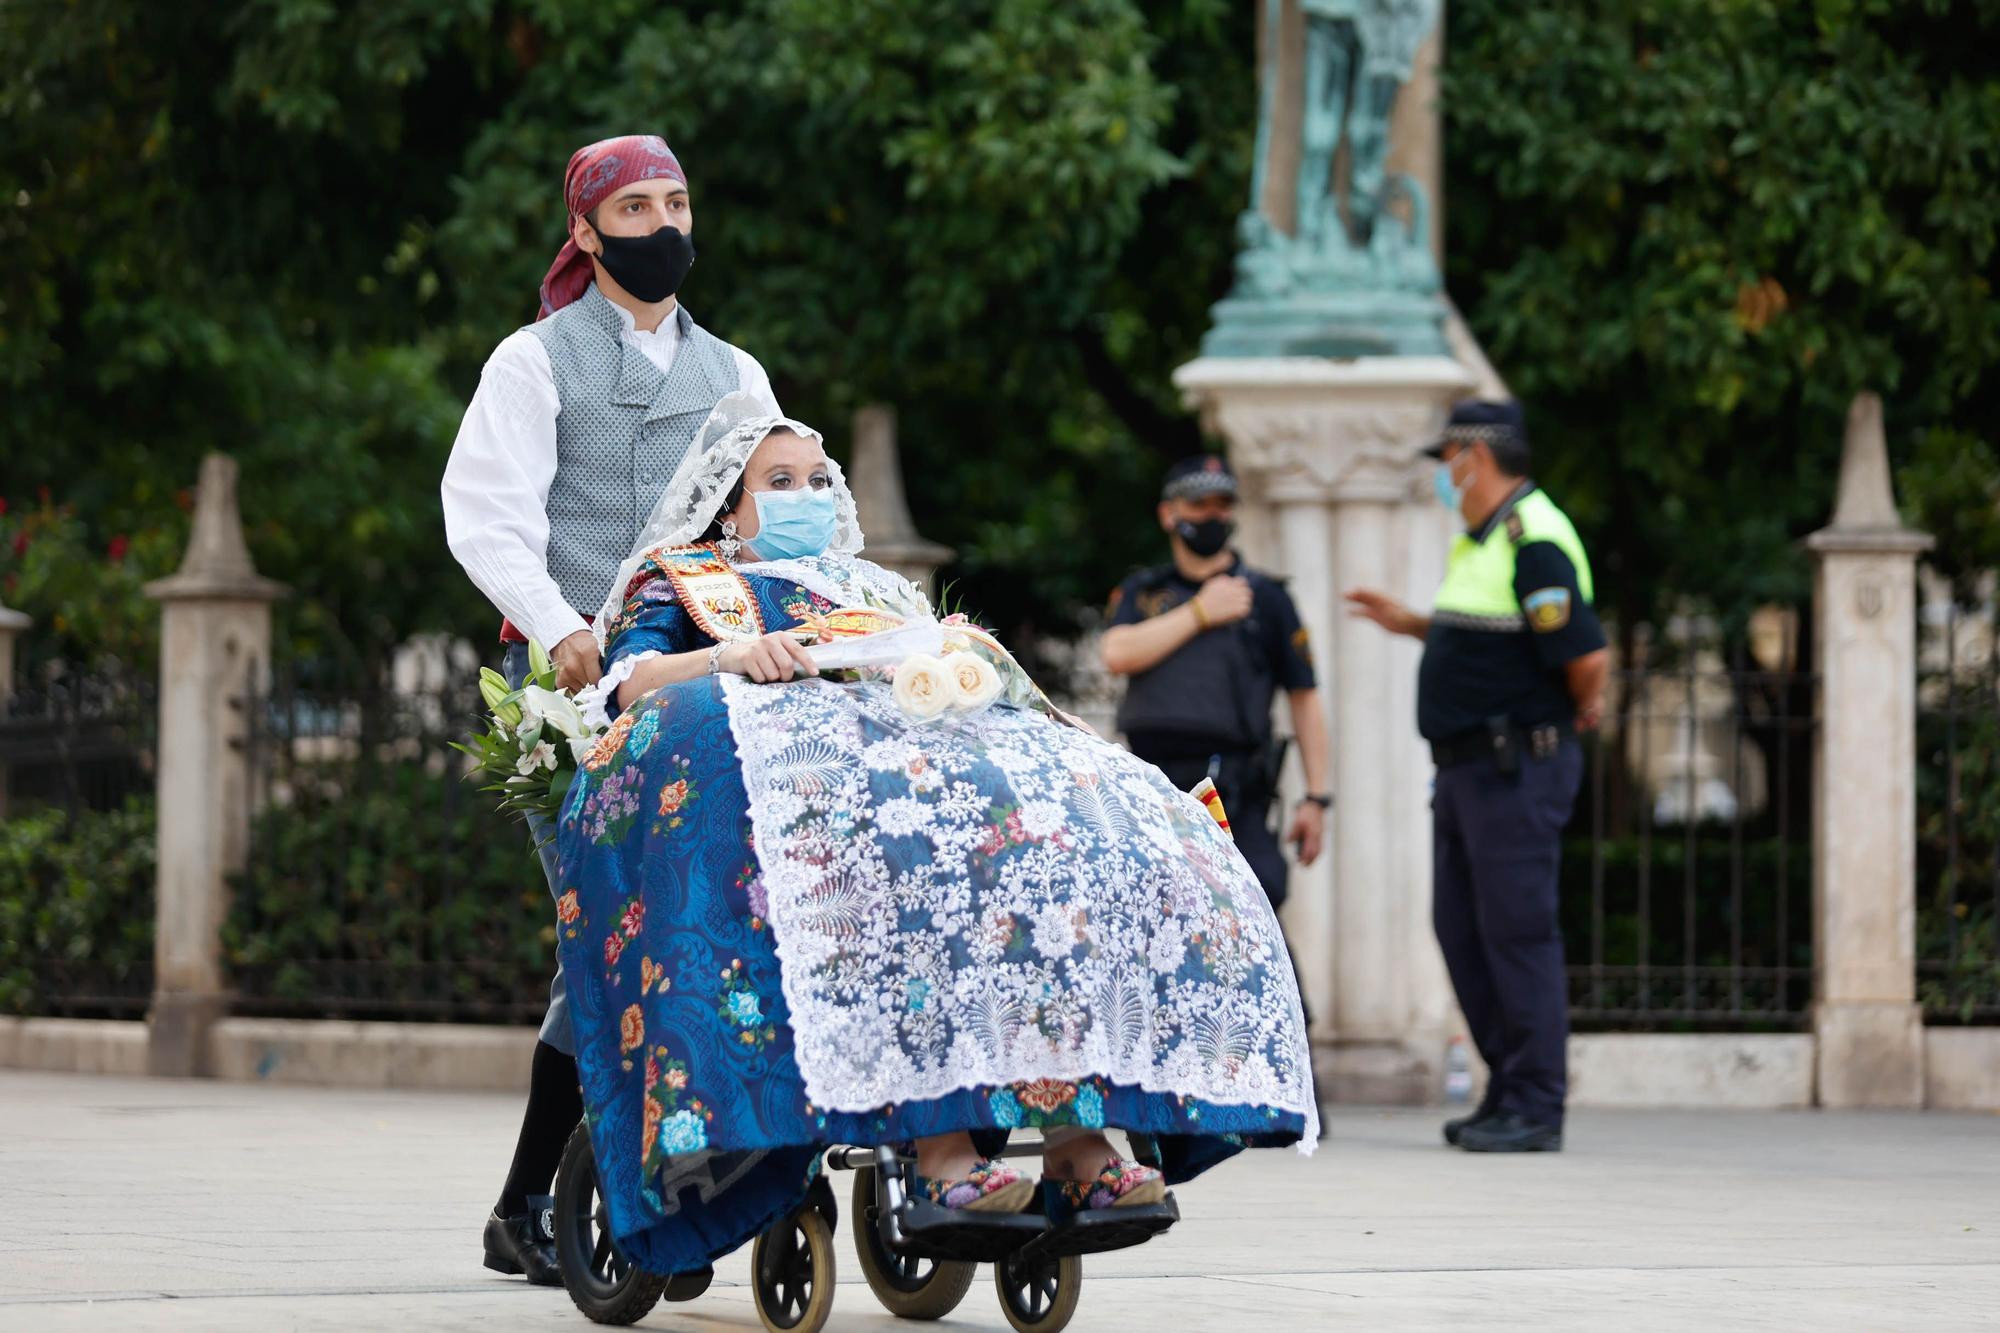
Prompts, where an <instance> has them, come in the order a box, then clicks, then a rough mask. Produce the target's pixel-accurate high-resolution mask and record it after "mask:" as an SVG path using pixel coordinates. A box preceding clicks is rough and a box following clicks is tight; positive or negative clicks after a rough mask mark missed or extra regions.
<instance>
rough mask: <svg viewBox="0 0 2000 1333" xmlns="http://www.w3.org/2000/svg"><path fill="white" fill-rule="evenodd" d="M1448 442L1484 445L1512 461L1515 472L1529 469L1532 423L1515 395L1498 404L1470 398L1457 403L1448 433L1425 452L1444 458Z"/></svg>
mask: <svg viewBox="0 0 2000 1333" xmlns="http://www.w3.org/2000/svg"><path fill="white" fill-rule="evenodd" d="M1448 444H1484V445H1485V446H1486V447H1487V448H1489V449H1491V450H1492V451H1493V456H1494V458H1495V459H1497V460H1498V461H1499V462H1501V463H1502V464H1511V465H1512V470H1513V471H1515V472H1519V473H1525V472H1526V471H1527V470H1528V425H1527V422H1526V421H1525V420H1524V419H1523V418H1522V416H1521V405H1520V404H1519V403H1517V402H1515V401H1514V400H1513V399H1511V398H1509V399H1507V400H1506V401H1505V402H1498V403H1496V402H1490V401H1488V400H1485V399H1480V398H1468V399H1466V400H1465V401H1464V402H1462V403H1457V404H1455V405H1454V406H1453V407H1452V409H1451V418H1450V420H1448V421H1447V422H1445V427H1444V434H1443V435H1442V436H1440V437H1439V438H1438V441H1437V443H1435V444H1433V445H1431V447H1430V448H1428V449H1426V450H1424V453H1425V454H1426V455H1428V456H1429V457H1431V458H1443V457H1444V447H1445V446H1446V445H1448Z"/></svg>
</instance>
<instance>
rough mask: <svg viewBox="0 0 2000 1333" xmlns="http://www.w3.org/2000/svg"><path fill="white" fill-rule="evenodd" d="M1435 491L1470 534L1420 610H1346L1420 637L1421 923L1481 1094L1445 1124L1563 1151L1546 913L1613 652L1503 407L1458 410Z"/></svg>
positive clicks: (1500, 1146)
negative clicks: (1481, 1071)
mask: <svg viewBox="0 0 2000 1333" xmlns="http://www.w3.org/2000/svg"><path fill="white" fill-rule="evenodd" d="M1427 452H1429V453H1430V455H1431V456H1432V457H1433V458H1436V459H1438V460H1439V461H1440V463H1441V464H1442V466H1441V467H1440V469H1439V472H1438V491H1439V497H1440V498H1441V499H1442V500H1444V501H1445V502H1446V503H1448V504H1452V505H1454V506H1455V507H1456V508H1457V509H1458V511H1459V513H1460V515H1461V516H1462V517H1463V518H1464V520H1465V524H1466V529H1467V530H1466V532H1465V533H1464V534H1462V535H1461V536H1459V537H1458V538H1457V540H1456V541H1454V542H1453V544H1452V550H1451V557H1450V560H1449V562H1448V564H1447V565H1446V570H1445V578H1444V583H1443V584H1442V585H1441V586H1440V587H1439V588H1438V593H1437V599H1436V602H1435V605H1434V607H1433V609H1432V611H1431V613H1430V614H1429V615H1428V616H1426V615H1422V614H1420V613H1418V612H1415V611H1412V610H1410V609H1409V608H1408V607H1406V606H1403V605H1402V604H1401V603H1399V602H1396V601H1394V600H1393V599H1391V598H1389V597H1385V596H1383V595H1382V594H1381V593H1378V592H1372V591H1356V592H1350V593H1349V594H1348V600H1349V601H1350V602H1351V603H1353V606H1354V610H1355V613H1356V614H1358V615H1360V616H1363V617H1365V618H1367V619H1369V620H1373V621H1374V622H1375V623H1377V624H1379V625H1381V626H1383V627H1384V628H1386V629H1389V630H1391V631H1393V632H1395V633H1399V634H1408V635H1410V636H1411V637H1413V638H1418V639H1422V640H1423V641H1424V657H1423V664H1422V666H1421V667H1420V668H1419V671H1418V676H1417V729H1418V730H1419V731H1420V732H1422V733H1423V736H1424V738H1425V739H1426V740H1428V741H1429V742H1430V743H1431V755H1432V757H1433V759H1434V760H1435V761H1436V763H1437V787H1436V790H1435V795H1434V799H1433V801H1432V805H1431V809H1432V816H1431V821H1432V857H1433V867H1432V870H1433V875H1434V877H1435V878H1434V882H1435V890H1434V893H1433V898H1432V921H1433V924H1434V926H1435V927H1436V930H1437V937H1438V944H1439V946H1440V948H1441V949H1442V950H1443V953H1444V958H1445V966H1446V968H1447V969H1448V970H1449V971H1450V973H1451V984H1452V989H1453V990H1454V991H1456V992H1457V993H1458V1004H1459V1008H1460V1009H1462V1010H1463V1011H1464V1012H1465V1021H1466V1026H1467V1027H1468V1028H1470V1029H1471V1032H1472V1040H1473V1044H1474V1045H1475V1046H1477V1047H1478V1048H1479V1054H1480V1058H1481V1059H1483V1060H1484V1061H1485V1062H1486V1068H1487V1070H1488V1074H1489V1077H1488V1081H1487V1085H1486V1096H1485V1098H1484V1100H1483V1101H1482V1102H1481V1103H1480V1106H1479V1109H1478V1110H1477V1111H1476V1112H1475V1113H1474V1114H1473V1115H1471V1116H1468V1117H1464V1118H1462V1119H1459V1120H1454V1121H1452V1122H1450V1123H1449V1124H1447V1125H1446V1126H1445V1131H1444V1136H1445V1141H1446V1142H1447V1143H1451V1144H1454V1145H1456V1146H1457V1147H1461V1148H1465V1149H1467V1150H1469V1151H1473V1152H1554V1151H1559V1150H1560V1149H1561V1148H1562V1124H1563V1100H1564V1096H1565V1094H1566V1092H1567V1086H1568V1084H1567V1080H1568V1072H1567V1061H1566V1052H1565V1046H1566V1043H1567V1041H1568V1038H1569V987H1568V983H1567V978H1566V975H1565V972H1564V969H1563V947H1562V933H1561V929H1560V926H1559V925H1558V921H1557V872H1558V870H1559V869H1560V866H1561V860H1562V831H1563V826H1564V825H1565V824H1567V823H1568V822H1569V815H1570V808H1571V806H1572V805H1573V804H1574V802H1575V800H1576V790H1577V784H1578V782H1579V780H1580V779H1581V777H1582V774H1583V755H1582V751H1581V749H1580V747H1579V746H1578V744H1577V739H1576V733H1577V731H1578V730H1579V729H1588V728H1590V727H1594V726H1595V725H1596V724H1597V712H1598V706H1599V699H1600V697H1601V695H1602V693H1603V690H1604V678H1605V674H1606V669H1607V664H1608V656H1607V653H1606V650H1605V640H1604V631H1603V629H1602V628H1601V627H1600V626H1599V624H1598V621H1597V615H1596V613H1595V611H1594V610H1593V609H1592V600H1593V590H1592V586H1591V575H1590V561H1589V559H1588V558H1587V557H1586V556H1585V555H1584V551H1583V545H1582V543H1581V542H1579V541H1578V540H1577V536H1576V529H1575V528H1574V527H1572V526H1571V524H1570V521H1569V519H1568V518H1567V517H1566V516H1564V514H1563V512H1562V511H1561V510H1560V509H1557V508H1556V506H1555V504H1554V502H1553V501H1551V500H1550V499H1549V498H1548V496H1547V495H1545V494H1544V493H1543V492H1542V491H1541V490H1540V488H1538V487H1537V486H1536V485H1535V483H1534V482H1533V481H1532V480H1531V479H1530V478H1529V476H1528V438H1527V432H1526V430H1525V429H1524V427H1523V425H1522V421H1521V411H1520V408H1519V406H1518V405H1516V404H1514V403H1511V402H1509V403H1489V402H1471V403H1461V404H1459V405H1458V406H1457V407H1456V408H1454V409H1453V411H1452V414H1451V420H1450V423H1449V424H1448V425H1447V426H1446V428H1445V433H1444V438H1443V439H1442V440H1441V441H1439V442H1438V443H1437V444H1436V445H1434V446H1433V447H1432V448H1431V449H1430V450H1428V451H1427Z"/></svg>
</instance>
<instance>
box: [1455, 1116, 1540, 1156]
mask: <svg viewBox="0 0 2000 1333" xmlns="http://www.w3.org/2000/svg"><path fill="white" fill-rule="evenodd" d="M1458 1146H1459V1147H1461V1148H1463V1149H1465V1150H1466V1151H1467V1152H1561V1151H1562V1146H1563V1131H1562V1126H1561V1125H1538V1124H1536V1123H1535V1122H1534V1121H1532V1120H1529V1119H1528V1118H1527V1117H1525V1116H1521V1115H1517V1114H1515V1113H1514V1112H1512V1111H1507V1112H1503V1113H1502V1114H1500V1115H1496V1116H1493V1117H1491V1118H1490V1119H1487V1120H1482V1121H1480V1122H1479V1123H1477V1124H1473V1125H1467V1126H1466V1127H1465V1128H1464V1129H1462V1130H1460V1131H1459V1134H1458Z"/></svg>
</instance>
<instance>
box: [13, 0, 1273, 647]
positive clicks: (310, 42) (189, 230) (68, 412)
mask: <svg viewBox="0 0 2000 1333" xmlns="http://www.w3.org/2000/svg"><path fill="white" fill-rule="evenodd" d="M1251 22H1252V14H1251V11H1250V9H1249V7H1247V6H1241V5H1234V6H1232V5H1226V4H1223V3H1222V2H1221V0H1172V2H1169V0H1150V2H1149V3H1140V0H1061V2H1060V3H1058V0H984V2H983V3H976V4H973V5H969V6H960V7H958V8H957V9H956V10H954V11H953V13H952V16H951V17H950V18H949V20H948V21H940V16H939V12H938V10H937V9H936V7H935V6H932V5H926V4H919V3H916V0H748V2H747V3H736V2H734V0H732V3H727V4H725V3H720V2H717V3H697V4H684V5H678V6H674V7H671V8H668V7H663V6H658V5H652V4H645V3H641V2H640V0H588V2H587V3H586V2H585V0H518V2H514V3H508V2H506V0H377V2H376V3H371V4H368V5H334V4H328V3H325V2H324V0H231V2H230V3H224V4H219V5H210V6H198V7H196V8H195V9H192V10H190V9H187V8H185V7H181V8H176V7H174V6H160V5H155V4H149V3H144V0H74V2H73V3H68V4H64V5H60V6H48V5H7V6H0V47H4V48H5V49H6V50H7V51H8V52H9V56H10V58H9V60H8V62H7V63H6V66H5V68H4V69H0V244H5V245H6V246H7V248H8V252H9V255H10V261H11V262H10V263H9V264H8V266H7V267H6V269H5V271H4V272H0V385H4V388H5V391H4V392H3V393H0V447H5V448H6V450H7V453H8V460H9V464H8V468H7V475H6V477H5V479H4V481H0V490H4V491H5V492H6V493H8V494H11V495H14V496H15V497H16V498H18V497H19V496H20V495H21V494H22V493H23V492H31V491H32V489H33V488H34V487H35V486H37V485H48V486H50V487H52V488H53V489H54V491H55V492H56V495H57V498H58V500H60V501H62V502H65V503H72V504H74V506H75V509H76V513H77V514H78V516H79V517H80V519H81V520H82V521H83V522H84V523H85V524H86V526H87V529H88V531H89V533H90V534H91V537H92V539H93V540H97V541H104V540H108V538H109V536H110V535H111V534H112V533H114V532H119V531H129V532H132V533H134V534H135V537H136V534H137V533H138V532H140V531H142V530H145V529H147V528H149V527H152V526H154V525H159V524H162V523H163V522H169V521H171V520H172V519H173V518H174V516H175V514H174V511H173V509H172V508H171V504H172V497H173V495H174V494H175V492H176V490H177V489H178V488H180V487H183V486H185V485H186V484H187V483H188V482H189V481H190V480H191V479H192V478H193V476H194V475H195V471H196V467H197V463H198V460H199V457H200V455H201V454H202V453H203V452H205V451H206V450H208V449H211V448H217V447H220V448H224V449H226V450H228V451H230V452H231V453H233V454H235V455H236V456H237V457H238V459H239V460H240V461H241V463H242V464H243V476H242V493H243V497H244V502H245V510H246V516H247V518H248V520H249V524H250V539H251V544H252V548H253V551H254V553H255V555H256V557H257V559H258V562H259V564H260V567H261V568H262V569H263V571H264V572H265V573H267V574H269V575H271V576H272V577H275V578H279V579H282V580H285V581H287V582H289V583H291V584H293V585H294V587H295V588H297V589H298V590H299V592H300V594H301V595H302V596H303V597H304V598H305V599H306V600H307V601H308V602H309V603H311V604H312V605H313V606H314V608H316V609H315V611H314V612H313V614H311V615H309V616H306V617H304V618H303V620H304V623H307V624H308V625H309V627H310V629H311V632H312V633H313V634H315V635H317V636H319V637H320V638H321V639H323V640H325V641H326V643H327V645H328V646H329V650H330V651H337V652H340V653H343V654H345V655H350V656H357V657H360V658H362V659H367V658H370V657H372V656H374V655H377V654H379V652H380V651H381V647H382V645H384V644H385V643H387V642H390V641H393V640H394V639H395V638H397V637H399V636H401V635H403V634H406V633H408V632H409V631H411V630H413V629H418V628H425V629H430V628H446V629H454V630H459V631H462V632H466V633H474V634H479V635H482V636H483V635H485V634H487V633H490V623H489V617H490V612H489V611H487V610H486V609H485V608H484V606H483V605H482V602H481V599H480V598H479V597H478V595H477V594H476V593H475V592H473V591H472V590H471V588H470V587H469V585H468V584H467V583H466V582H465V580H464V578H463V576H462V575H461V574H460V573H459V572H458V570H457V569H456V566H455V565H454V564H453V562H452V561H451V559H450V557H449V554H448V553H447V552H446V550H445V547H444V542H443V534H442V528H441V523H440V521H439V518H438V510H437V505H436V502H435V495H436V483H437V479H438V476H439V474H440V472H441V470H442V467H443V462H444V458H445V455H446V452H447V451H448V449H449V447H450V442H451V438H452V435H453V432H454V429H455V426H456V422H457V418H458V415H459V412H460V410H461V409H462V406H463V403H464V401H465V397H466V395H467V394H468V393H469V391H470V389H471V387H472V385H473V384H474V382H475V379H476V371H477V368H478V366H479V364H480V362H481V361H482V360H483V358H484V357H485V355H486V354H487V353H488V352H489V351H490V350H491V348H492V346H493V345H494V344H495V343H496V342H497V341H498V340H499V339H500V338H501V337H502V336H504V335H505V334H506V333H507V332H509V331H510V330H511V329H513V328H514V327H516V326H517V325H519V324H520V323H522V322H523V321H525V320H528V319H530V318H532V316H533V313H534V292H535V287H536V283H537V282H538V280H539V279H540V277H541V274H542V271H543V270H544V268H545V267H546V266H547V264H548V262H549V259H550V257H551V256H552V255H553V253H554V251H555V249H556V247H557V245H558V244H559V243H560V241H561V239H562V223H563V219H562V213H561V205H560V200H559V182H560V179H561V172H562V168H563V164H564V162H565V161H566V159H567V157H568V155H569V153H570V152H571V150H573V149H574V148H575V147H577V146H578V145H579V144H581V143H584V142H587V141H589V140H591V139H594V138H597V137H601V136H603V135H605V134H610V133H622V132H629V131H632V130H637V129H657V130H659V131H661V132H663V133H665V134H666V136H667V138H668V140H669V142H671V143H673V144H674V145H675V147H676V149H677V151H678V152H679V153H680V155H681V156H682V159H683V161H684V163H685V164H686V166H687V168H688V170H689V173H690V176H691V183H692V185H693V190H694V202H695V212H696V224H697V225H696V239H697V243H698V245H699V246H700V250H701V262H700V264H699V265H698V266H697V269H696V272H695V275H694V277H693V278H692V279H691V280H690V282H689V285H688V289H687V293H686V294H687V298H688V302H689V305H690V308H691V309H693V310H694V311H695V313H696V314H697V316H698V317H699V318H700V319H701V320H702V321H703V322H704V324H706V325H708V326H709V327H711V328H713V329H714V330H715V331H716V332H718V333H719V334H721V335H723V336H725V337H727V338H729V339H730V340H731V341H734V342H736V343H738V344H739V345H741V346H744V347H746V348H748V349H749V350H751V351H752V352H754V353H755V354H756V355H757V356H758V357H759V358H760V359H761V360H762V361H763V362H764V363H765V365H766V366H767V367H768V368H769V370H770V371H771V373H772V375H773V378H774V381H775V383H776V385H777V387H778V391H779V394H780V398H781V401H783V402H784V403H785V405H786V407H787V409H788V410H790V411H792V412H793V413H794V414H795V415H799V416H801V417H803V418H805V419H807V420H810V421H814V422H816V423H818V424H821V425H823V426H825V427H827V428H828V429H829V430H830V433H831V434H832V436H833V438H834V439H835V441H836V442H839V441H840V439H841V437H842V436H843V435H844V433H845V432H844V424H845V417H846V414H847V413H848V412H850V411H851V410H852V409H853V408H854V407H855V406H857V405H859V404H862V403H865V402H872V401H888V402H892V403H894V404H895V405H896V406H897V407H898V409H899V411H900V413H901V420H902V423H903V438H904V441H905V449H904V457H905V465H906V469H907V471H908V473H909V490H910V493H911V496H912V499H913V503H914V504H915V507H916V509H917V514H918V522H919V525H920V527H922V528H923V529H925V530H926V532H927V533H928V534H930V535H933V536H935V537H937V538H939V539H941V540H945V541H948V542H949V543H951V544H952V545H954V546H956V547H957V548H958V549H959V551H960V555H961V561H962V567H961V573H962V576H963V577H964V578H965V579H966V581H967V582H968V583H969V584H973V585H976V586H977V588H978V591H979V594H980V601H981V604H982V605H984V606H986V607H987V608H988V609H989V611H990V612H991V613H992V614H993V615H994V616H995V619H996V623H998V624H999V625H1001V626H1002V627H1003V628H1004V629H1008V630H1013V629H1016V628H1018V627H1019V626H1020V625H1021V624H1022V622H1023V621H1024V620H1025V619H1027V617H1028V616H1029V615H1030V614H1036V615H1039V616H1040V617H1042V618H1044V619H1046V617H1048V616H1049V615H1050V614H1051V613H1052V611H1053V612H1054V613H1055V614H1057V615H1058V616H1060V614H1061V611H1062V608H1064V607H1065V606H1068V605H1074V604H1087V603H1095V602H1096V601H1097V600H1098V599H1099V598H1100V597H1101V596H1102V594H1103V592H1104V589H1105V588H1106V587H1107V586H1108V585H1109V584H1110V582H1112V581H1113V580H1114V579H1115V577H1116V576H1117V574H1119V573H1120V572H1122V571H1123V569H1124V568H1125V567H1127V566H1128V565H1130V564H1131V563H1134V562H1135V561H1137V560H1140V559H1145V558H1153V557H1155V556H1156V548H1157V534H1156V533H1154V532H1153V531H1152V530H1151V527H1150V524H1149V523H1148V521H1147V519H1148V515H1147V512H1146V511H1147V508H1148V506H1147V505H1146V504H1144V503H1143V500H1144V499H1145V498H1146V497H1147V496H1148V495H1149V493H1150V490H1151V487H1152V484H1153V482H1154V479H1155V477H1156V476H1157V473H1158V471H1159V468H1160V466H1161V465H1162V464H1163V463H1164V462H1165V461H1166V460H1167V459H1168V458H1170V457H1172V456H1174V455H1176V454H1178V453H1181V452H1186V451H1189V450H1191V449H1192V448H1194V447H1195V445H1196V442H1197V437H1196V434H1195V431H1194V428H1193V424H1192V422H1191V421H1190V419H1188V418H1187V417H1186V416H1185V415H1183V414H1181V413H1180V412H1179V411H1178V409H1177V408H1176V406H1175V405H1174V403H1173V399H1172V395H1171V390H1170V389H1169V387H1168V385H1167V382H1166V372H1167V371H1168V370H1169V369H1170V368H1171V367H1172V366H1173V365H1174V364H1176V363H1177V362H1178V361H1180V360H1182V359H1185V358H1186V357H1187V356H1189V355H1191V354H1192V353H1193V350H1194V346H1195V342H1196V340H1197V339H1198V337H1199V336H1200V333H1201V331H1202V329H1203V327H1204V326H1205V314H1204V312H1205V309H1206V306H1207V304H1208V303H1209V302H1210V301H1212V300H1213V299H1214V298H1215V297H1216V296H1217V295H1219V294H1220V291H1221V289H1222V286H1223V284H1224V282H1225V281H1226V277H1227V270H1228V263H1229V248H1230V247H1229V242H1228V226H1227V219H1228V218H1229V217H1230V216H1232V215H1233V213H1234V212H1235V211H1236V209H1237V208H1238V207H1240V203H1241V199H1242V197H1243V191H1244V188H1245V177H1246V175H1247V171H1248V152H1247V148H1248V143H1249V135H1250V132H1251V127H1252V125H1253V123H1254V112H1253V110H1252V106H1253V98H1254V89H1253V80H1252V78H1251V75H1250V57H1251V38H1250V31H1251ZM30 444H32V447H30ZM1134 499H1137V500H1138V501H1139V502H1138V503H1133V502H1132V501H1133V500H1134ZM0 559H4V556H0Z"/></svg>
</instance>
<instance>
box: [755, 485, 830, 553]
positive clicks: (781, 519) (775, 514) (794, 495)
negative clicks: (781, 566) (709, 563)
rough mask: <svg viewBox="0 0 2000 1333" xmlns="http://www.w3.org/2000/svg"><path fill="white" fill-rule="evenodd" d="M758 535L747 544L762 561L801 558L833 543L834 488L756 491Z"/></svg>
mask: <svg viewBox="0 0 2000 1333" xmlns="http://www.w3.org/2000/svg"><path fill="white" fill-rule="evenodd" d="M754 494H755V496H756V499H757V535H756V536H755V537H752V538H751V539H750V546H751V548H752V549H753V550H755V551H756V552H757V554H758V556H759V557H760V558H762V559H765V560H802V559H804V558H805V557H807V556H813V555H824V554H825V553H826V548H827V547H829V546H831V545H833V529H834V525H835V522H836V518H837V516H836V514H835V512H834V506H833V488H832V487H830V486H829V487H826V488H825V489H823V490H817V491H815V490H803V491H756V492H754Z"/></svg>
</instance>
